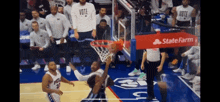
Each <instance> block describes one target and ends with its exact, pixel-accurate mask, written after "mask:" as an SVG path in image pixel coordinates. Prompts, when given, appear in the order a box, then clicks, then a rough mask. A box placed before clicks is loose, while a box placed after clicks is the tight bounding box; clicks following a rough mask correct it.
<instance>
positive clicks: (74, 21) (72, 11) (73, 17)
mask: <svg viewBox="0 0 220 102" xmlns="http://www.w3.org/2000/svg"><path fill="white" fill-rule="evenodd" d="M71 17H72V26H73V29H76V26H77V24H76V18H77V16H76V8H75V5H73V6H72V10H71Z"/></svg>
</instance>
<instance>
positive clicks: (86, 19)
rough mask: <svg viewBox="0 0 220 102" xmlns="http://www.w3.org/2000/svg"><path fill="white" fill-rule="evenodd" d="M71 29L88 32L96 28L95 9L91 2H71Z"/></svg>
mask: <svg viewBox="0 0 220 102" xmlns="http://www.w3.org/2000/svg"><path fill="white" fill-rule="evenodd" d="M71 16H72V24H73V29H77V31H78V32H88V31H91V30H93V29H96V10H95V7H94V5H93V4H92V3H88V2H86V3H85V5H83V6H82V5H80V3H76V4H73V6H72V10H71Z"/></svg>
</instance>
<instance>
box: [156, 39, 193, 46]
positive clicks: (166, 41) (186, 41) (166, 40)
mask: <svg viewBox="0 0 220 102" xmlns="http://www.w3.org/2000/svg"><path fill="white" fill-rule="evenodd" d="M190 42H193V38H183V37H179V39H176V38H172V39H167V38H164V39H163V40H162V42H161V41H160V40H159V39H155V41H154V42H153V45H159V44H175V43H190Z"/></svg>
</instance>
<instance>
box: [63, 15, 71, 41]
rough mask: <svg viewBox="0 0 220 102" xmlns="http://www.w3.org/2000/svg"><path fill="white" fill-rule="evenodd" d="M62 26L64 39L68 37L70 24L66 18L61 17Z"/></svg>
mask: <svg viewBox="0 0 220 102" xmlns="http://www.w3.org/2000/svg"><path fill="white" fill-rule="evenodd" d="M63 18H64V19H63V26H64V32H63V37H64V38H65V37H66V36H67V35H68V30H69V28H70V22H69V20H68V19H67V18H66V16H63Z"/></svg>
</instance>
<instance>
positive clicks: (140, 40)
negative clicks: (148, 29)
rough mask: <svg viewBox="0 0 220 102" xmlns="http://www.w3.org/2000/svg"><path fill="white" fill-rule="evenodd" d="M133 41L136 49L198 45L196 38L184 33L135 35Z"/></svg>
mask: <svg viewBox="0 0 220 102" xmlns="http://www.w3.org/2000/svg"><path fill="white" fill-rule="evenodd" d="M135 39H136V49H146V48H172V47H181V46H194V45H197V44H198V37H196V36H195V35H192V34H189V33H186V32H172V33H157V34H149V35H135Z"/></svg>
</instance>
